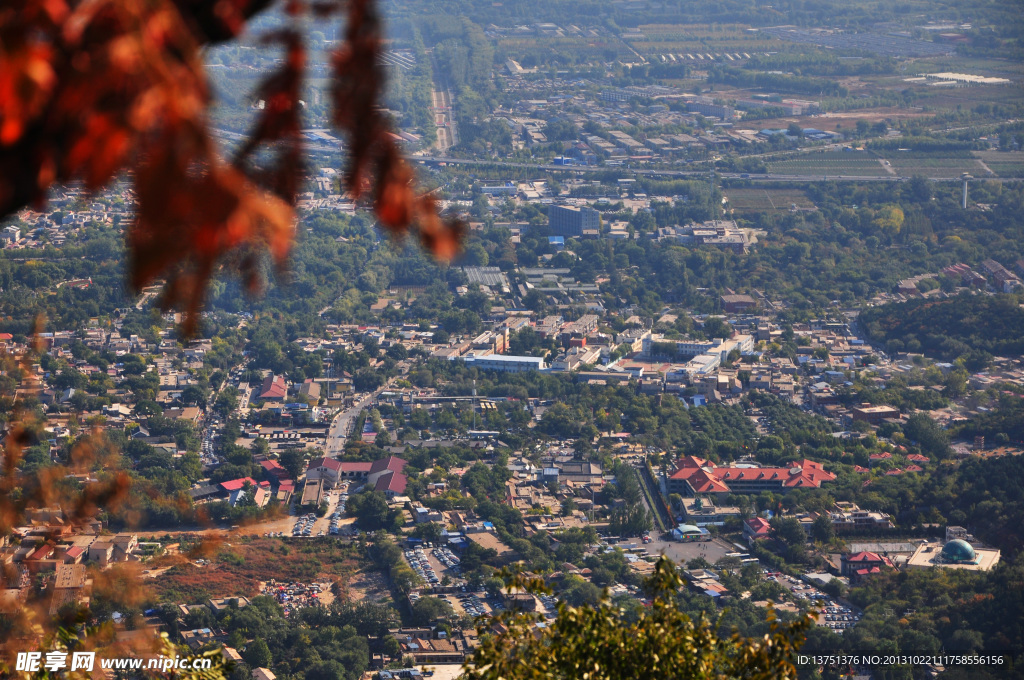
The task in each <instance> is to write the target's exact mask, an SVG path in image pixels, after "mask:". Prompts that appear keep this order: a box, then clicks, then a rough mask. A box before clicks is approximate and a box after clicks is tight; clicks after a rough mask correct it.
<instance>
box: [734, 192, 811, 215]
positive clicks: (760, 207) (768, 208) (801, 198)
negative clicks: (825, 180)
mask: <svg viewBox="0 0 1024 680" xmlns="http://www.w3.org/2000/svg"><path fill="white" fill-rule="evenodd" d="M725 195H726V196H728V197H729V207H730V208H732V209H733V210H736V211H737V212H781V211H785V210H790V209H792V207H793V206H794V205H795V206H796V207H797V208H804V209H812V208H814V204H813V203H811V202H810V201H809V200H808V199H807V196H806V195H805V194H804V192H802V191H799V190H796V189H754V188H743V189H727V190H726V194H725Z"/></svg>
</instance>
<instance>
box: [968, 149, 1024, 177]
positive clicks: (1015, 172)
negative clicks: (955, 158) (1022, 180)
mask: <svg viewBox="0 0 1024 680" xmlns="http://www.w3.org/2000/svg"><path fill="white" fill-rule="evenodd" d="M974 156H975V158H977V159H978V160H979V161H980V162H981V163H984V164H985V165H986V166H987V167H988V168H989V169H990V170H991V171H992V172H994V173H996V174H997V175H999V176H1000V177H1024V151H1005V152H1004V151H975V152H974Z"/></svg>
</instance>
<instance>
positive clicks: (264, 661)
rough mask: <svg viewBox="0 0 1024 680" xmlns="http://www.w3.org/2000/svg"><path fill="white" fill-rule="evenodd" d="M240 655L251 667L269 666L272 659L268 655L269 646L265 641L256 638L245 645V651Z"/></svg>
mask: <svg viewBox="0 0 1024 680" xmlns="http://www.w3.org/2000/svg"><path fill="white" fill-rule="evenodd" d="M242 657H243V658H244V659H245V662H246V663H247V664H249V665H250V666H252V667H253V668H270V665H271V664H272V663H273V661H274V659H273V657H272V656H271V655H270V647H268V646H267V643H266V642H265V641H264V640H263V639H261V638H257V639H255V640H253V641H252V642H250V643H249V644H247V645H246V646H245V652H244V653H243V655H242Z"/></svg>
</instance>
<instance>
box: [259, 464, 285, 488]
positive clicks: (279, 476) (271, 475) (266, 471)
mask: <svg viewBox="0 0 1024 680" xmlns="http://www.w3.org/2000/svg"><path fill="white" fill-rule="evenodd" d="M260 467H262V468H263V476H264V477H266V478H267V479H268V480H269V481H270V482H271V483H272V484H280V483H281V482H283V481H284V480H286V479H290V477H289V475H288V471H287V470H285V469H284V468H283V467H282V466H281V464H280V463H278V462H277V461H276V460H264V461H260Z"/></svg>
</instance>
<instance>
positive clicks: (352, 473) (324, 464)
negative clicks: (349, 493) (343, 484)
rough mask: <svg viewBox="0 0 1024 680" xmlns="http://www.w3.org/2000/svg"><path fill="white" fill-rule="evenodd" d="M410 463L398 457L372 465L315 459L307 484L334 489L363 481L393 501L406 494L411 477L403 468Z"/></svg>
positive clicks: (309, 468)
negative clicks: (344, 482) (341, 484)
mask: <svg viewBox="0 0 1024 680" xmlns="http://www.w3.org/2000/svg"><path fill="white" fill-rule="evenodd" d="M407 464H408V463H407V462H406V461H404V460H402V459H401V458H398V457H397V456H388V457H387V458H381V459H380V460H376V461H374V462H372V463H366V462H345V461H340V460H337V459H336V458H314V459H313V460H311V461H309V466H308V467H307V468H306V483H307V484H308V483H310V482H319V483H321V484H322V485H323V486H324V487H327V488H332V487H334V486H336V485H337V484H338V482H340V481H342V480H360V481H364V482H365V484H364V486H366V487H369V488H371V489H373V490H374V491H380V492H381V493H383V494H384V495H385V496H387V498H388V499H389V500H390V499H392V498H394V497H395V496H398V495H401V494H403V493H405V487H406V484H408V478H407V477H406V476H405V475H404V474H403V473H402V469H403V468H405V466H406V465H407Z"/></svg>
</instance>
